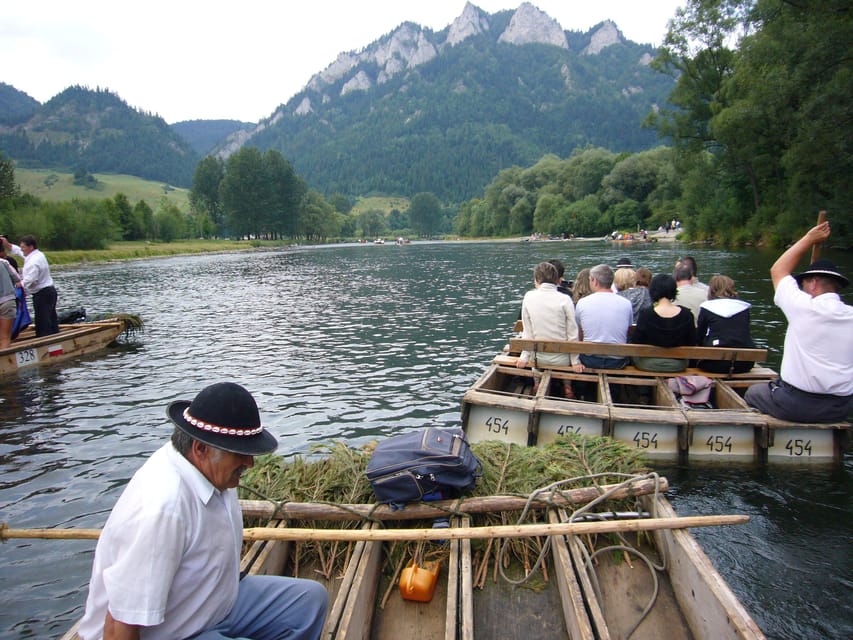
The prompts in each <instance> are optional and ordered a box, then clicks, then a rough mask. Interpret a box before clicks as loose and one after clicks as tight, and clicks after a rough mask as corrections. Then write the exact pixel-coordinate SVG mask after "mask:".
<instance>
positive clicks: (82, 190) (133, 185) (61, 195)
mask: <svg viewBox="0 0 853 640" xmlns="http://www.w3.org/2000/svg"><path fill="white" fill-rule="evenodd" d="M92 175H94V176H95V179H96V180H97V181H98V186H97V188H95V189H88V188H86V187H82V186H79V185H75V184H74V177H73V175H72V174H71V173H63V172H60V171H54V170H51V169H22V168H21V167H15V182H17V183H18V184H19V185H20V186H21V191H22V192H24V193H31V194H32V195H34V196H36V197H38V198H41V199H42V200H50V201H62V200H72V199H74V198H77V199H89V198H95V199H102V198H114V197H115V196H116V194H119V193H123V194H124V195H125V196H127V199H128V200H129V201H130V203H131V205H134V204H136V203H137V202H139V201H140V200H145V202H147V203H148V206H150V207H151V208H152V209H156V208H157V205H158V204H159V203H160V199H161V198H163V197H165V198H166V199H168V200H169V201H170V202H172V203H173V204H175V205H176V206H177V207H178V208H179V209H180V210H181V211H189V190H187V189H181V188H178V187H172V186H170V185H166V184H164V183H162V182H152V181H150V180H143V179H142V178H137V177H135V176H127V175H121V174H106V173H96V174H92Z"/></svg>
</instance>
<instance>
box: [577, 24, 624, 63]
mask: <svg viewBox="0 0 853 640" xmlns="http://www.w3.org/2000/svg"><path fill="white" fill-rule="evenodd" d="M620 42H622V34H621V33H620V31H619V28H618V27H617V26H616V24H615V23H614V22H613V21H612V20H605V21H604V22H602V23H601V26H600V27H598V28H597V29H596V30H595V31H594V32H593V34H592V36H590V39H589V44H588V45H587V46H585V47H584V49H583V51H581V53H582V54H583V55H585V56H587V55H596V54H598V53H601V50H602V49H605V48H607V47H609V46H611V45H614V44H619V43H620Z"/></svg>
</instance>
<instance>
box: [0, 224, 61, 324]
mask: <svg viewBox="0 0 853 640" xmlns="http://www.w3.org/2000/svg"><path fill="white" fill-rule="evenodd" d="M2 242H3V246H4V248H5V249H6V251H11V252H12V253H14V254H16V255H19V256H21V257H22V258H23V259H24V268H23V269H22V270H21V279H22V280H23V282H24V290H25V291H26V292H27V293H29V294H30V295H31V296H32V297H33V313H34V314H35V327H36V336H49V335H53V334H54V333H59V318H58V317H57V315H56V297H57V296H56V287H54V286H53V278H52V277H51V276H50V266H49V265H48V263H47V258H45V257H44V254H43V253H42V252H41V251H40V250H39V248H38V243H37V242H36V239H35V237H34V236H24V237H23V238H21V245H20V246H18V245H15V244H11V243H10V242H9V241H8V240H7V239H6V238H5V237H2Z"/></svg>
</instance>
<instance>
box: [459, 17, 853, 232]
mask: <svg viewBox="0 0 853 640" xmlns="http://www.w3.org/2000/svg"><path fill="white" fill-rule="evenodd" d="M851 33H853V6H851V5H850V3H849V2H842V1H841V0H804V1H803V2H801V3H797V4H792V3H790V2H786V1H784V0H758V1H757V2H756V1H754V0H727V1H719V0H692V1H691V2H688V3H687V4H686V7H685V8H684V9H683V10H680V11H679V13H678V15H677V16H676V19H675V20H674V21H673V23H672V24H671V28H670V30H669V33H668V34H667V37H666V40H665V42H664V47H663V48H662V51H661V54H660V56H659V58H658V59H657V61H656V63H655V66H656V67H657V68H659V69H660V70H661V71H662V72H666V73H670V74H672V76H673V77H674V78H675V79H676V85H675V88H674V90H673V91H672V93H671V95H670V97H669V100H668V103H667V104H666V105H664V107H663V108H662V109H660V110H656V111H654V112H652V113H650V115H649V119H648V122H649V124H650V125H653V126H654V127H656V128H657V129H658V131H659V132H660V134H661V136H662V137H663V138H664V139H667V140H670V141H672V142H673V146H671V147H668V148H660V149H654V150H650V151H644V152H640V153H636V154H633V155H630V156H627V157H624V156H619V155H618V154H616V153H614V149H613V147H609V148H608V149H603V148H602V149H592V148H590V149H584V150H580V149H579V150H577V151H576V152H575V153H574V154H572V155H571V156H570V157H567V158H565V159H561V158H560V157H556V156H545V157H543V158H541V159H539V161H538V162H536V163H535V164H534V163H531V164H530V165H526V166H524V167H511V168H507V169H504V170H503V171H501V172H500V173H499V174H498V175H497V176H496V177H495V179H494V180H493V181H491V183H490V184H489V185H488V187H487V188H486V189H484V190H483V191H482V192H481V194H479V195H478V197H477V198H474V199H472V200H469V201H468V202H466V203H463V205H462V207H461V208H460V214H459V217H458V218H457V221H456V224H457V231H458V232H459V233H460V234H462V235H468V236H484V235H507V234H524V233H530V232H531V231H536V232H541V233H548V234H561V233H565V234H571V233H574V234H576V235H603V234H605V233H610V232H611V231H612V230H613V229H614V228H616V229H620V230H625V231H635V230H636V229H637V228H641V227H646V228H656V227H657V226H658V225H660V224H662V223H663V222H664V221H665V220H668V219H671V218H673V217H676V218H678V219H679V220H681V221H682V223H683V224H684V226H685V228H686V229H687V231H688V232H689V234H690V236H691V237H692V238H694V239H712V240H715V241H718V242H724V243H730V244H736V245H743V244H751V243H771V244H776V245H784V244H786V243H788V242H790V241H791V240H792V239H793V238H796V237H798V236H799V235H800V234H801V233H802V232H803V231H804V230H805V229H807V228H808V227H809V226H811V225H812V224H814V221H815V219H816V216H817V213H818V212H819V211H821V210H826V211H827V213H828V216H829V219H830V220H831V222H832V228H833V244H835V245H836V246H846V247H849V246H851V245H853V217H851V216H850V211H851V208H853V182H851V180H850V176H851V175H853V149H851V147H850V140H853V111H851V105H850V96H851V95H853V39H851V38H850V34H851Z"/></svg>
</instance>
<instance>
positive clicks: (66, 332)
mask: <svg viewBox="0 0 853 640" xmlns="http://www.w3.org/2000/svg"><path fill="white" fill-rule="evenodd" d="M125 328H126V324H125V322H124V321H122V320H105V321H102V322H86V323H81V324H67V325H66V324H64V325H60V326H59V333H56V334H53V335H50V336H42V337H40V338H36V337H35V334H34V333H33V332H32V331H27V332H24V333H22V334H21V335H20V336H19V337H18V338H17V339H16V340H14V341H13V342H12V344H11V345H10V346H9V347H7V348H6V349H0V376H12V375H16V374H17V373H18V372H20V371H22V370H25V369H32V368H34V367H37V366H40V365H45V364H53V363H56V362H64V361H66V360H70V359H72V358H77V357H79V356H82V355H85V354H88V353H93V352H96V351H100V350H101V349H103V348H105V347H106V346H107V345H108V344H110V343H111V342H113V341H114V340H115V339H116V338H117V337H118V336H119V335H121V334H122V333H123V332H124V331H125Z"/></svg>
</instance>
